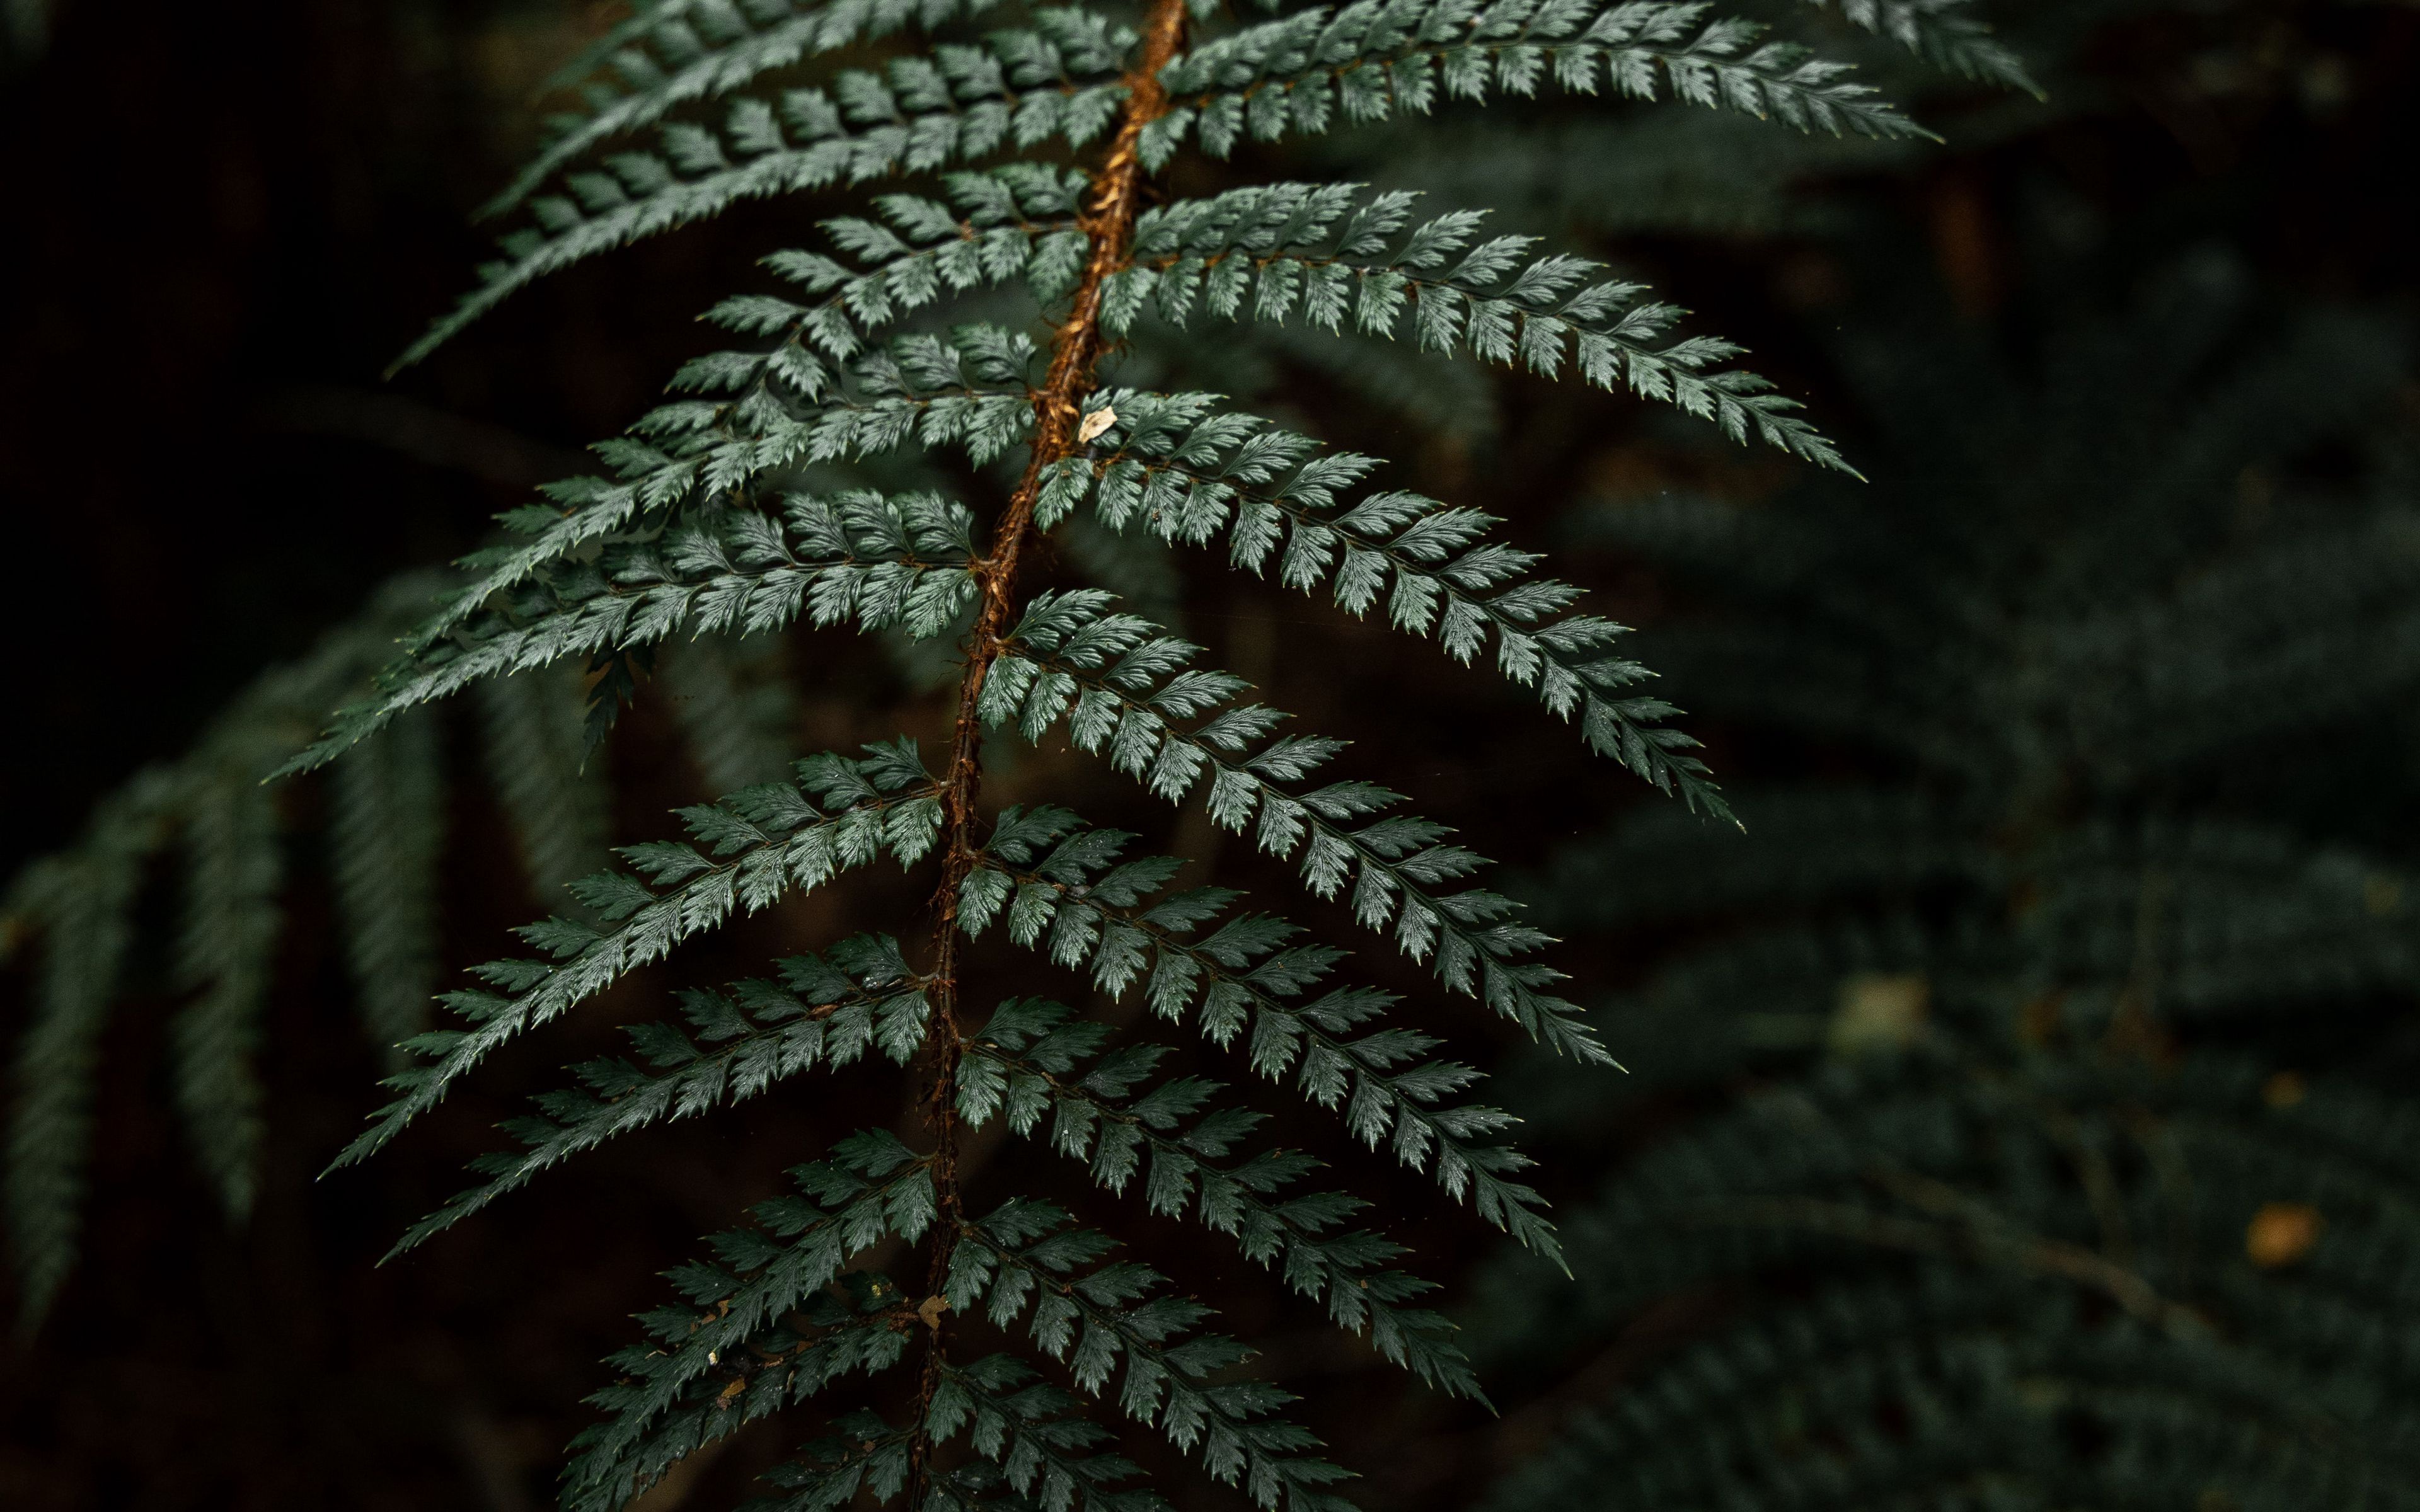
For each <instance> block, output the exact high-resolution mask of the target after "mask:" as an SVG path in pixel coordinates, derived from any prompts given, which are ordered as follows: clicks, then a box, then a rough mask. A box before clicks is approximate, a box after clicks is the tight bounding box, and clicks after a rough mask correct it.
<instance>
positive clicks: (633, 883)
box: [335, 741, 940, 1165]
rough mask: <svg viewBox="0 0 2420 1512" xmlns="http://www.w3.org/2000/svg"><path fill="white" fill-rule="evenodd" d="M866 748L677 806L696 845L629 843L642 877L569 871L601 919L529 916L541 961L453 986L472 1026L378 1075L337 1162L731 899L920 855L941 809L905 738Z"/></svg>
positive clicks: (528, 934)
mask: <svg viewBox="0 0 2420 1512" xmlns="http://www.w3.org/2000/svg"><path fill="white" fill-rule="evenodd" d="M867 752H868V754H867V755H865V756H863V757H846V756H839V755H832V754H826V755H823V756H816V757H810V758H809V759H807V760H805V761H802V762H800V763H799V772H798V779H797V781H796V782H795V783H787V782H782V783H771V784H768V785H767V786H764V787H760V788H752V789H748V790H745V791H743V792H740V793H737V794H734V795H731V796H730V797H727V798H725V799H723V800H722V801H721V803H719V804H716V805H714V806H712V807H701V808H694V809H689V810H683V811H682V814H681V817H682V819H683V820H684V822H686V823H687V825H688V826H689V830H690V836H691V837H692V838H693V839H695V840H696V841H698V842H699V843H700V844H702V845H704V846H706V851H705V852H701V851H699V850H698V849H696V848H695V847H693V846H690V845H684V844H676V843H673V842H670V841H651V842H649V843H647V844H644V845H634V846H628V847H625V848H624V850H623V852H622V855H623V856H624V858H625V859H627V860H628V861H629V862H630V864H631V865H632V867H633V868H634V869H635V870H636V871H637V872H640V873H642V874H643V875H644V880H642V877H641V876H639V875H632V874H631V873H630V872H599V873H597V874H596V875H594V876H590V877H585V878H582V880H581V881H579V882H578V883H575V884H573V886H572V892H573V894H574V895H575V896H576V897H578V898H579V899H580V901H581V902H582V903H584V904H586V905H587V907H588V908H589V909H590V911H591V912H593V913H594V914H595V915H596V917H597V918H598V919H600V920H601V921H602V923H603V927H602V928H591V927H589V926H587V925H584V924H577V923H573V922H571V921H569V920H566V919H550V920H549V921H547V922H546V923H544V924H534V925H530V926H528V927H527V928H525V929H524V930H523V931H522V932H521V933H522V935H523V937H524V938H526V939H528V940H529V941H530V942H531V943H532V944H535V945H537V946H539V947H540V948H541V949H545V950H546V951H547V952H548V954H549V956H550V957H551V960H521V961H496V962H490V963H489V964H487V965H485V966H483V967H481V968H479V972H478V975H479V976H480V977H481V978H482V979H483V980H486V981H487V982H488V983H489V985H491V986H494V987H501V988H503V989H504V993H505V994H507V995H497V994H494V993H489V992H476V991H466V992H458V993H455V994H452V995H449V996H448V997H447V998H446V999H445V1001H446V1003H447V1006H449V1007H450V1008H452V1009H453V1010H454V1011H455V1012H456V1013H457V1014H458V1015H459V1016H461V1017H462V1018H464V1019H465V1020H466V1021H468V1022H469V1024H470V1025H471V1026H472V1027H470V1028H468V1029H464V1030H456V1029H445V1030H437V1031H432V1032H430V1033H428V1034H425V1035H422V1036H421V1037H420V1038H419V1039H418V1041H415V1042H414V1044H413V1048H414V1049H416V1050H418V1051H420V1052H421V1053H422V1054H423V1055H424V1056H425V1057H427V1060H426V1062H425V1063H424V1064H422V1065H419V1066H415V1067H413V1068H411V1070H409V1071H405V1072H398V1073H397V1074H396V1075H394V1076H391V1077H389V1078H388V1079H387V1083H386V1085H388V1086H389V1087H392V1088H396V1090H397V1091H398V1092H399V1093H401V1094H402V1095H401V1096H399V1097H398V1098H396V1101H395V1102H393V1103H389V1104H387V1105H386V1106H385V1107H383V1108H381V1109H380V1110H379V1112H378V1113H377V1114H376V1115H374V1118H375V1119H376V1121H375V1122H374V1123H373V1124H372V1126H371V1128H370V1129H369V1130H368V1132H366V1133H365V1134H362V1135H361V1136H360V1137H359V1138H357V1139H355V1140H354V1141H353V1142H352V1143H351V1144H350V1145H348V1146H347V1147H346V1148H345V1149H344V1151H343V1152H342V1153H341V1154H339V1155H338V1156H337V1157H336V1162H335V1164H336V1165H351V1164H353V1163H354V1162H356V1161H359V1160H361V1159H363V1158H365V1157H366V1156H367V1155H369V1154H370V1153H372V1152H373V1151H375V1150H376V1149H379V1148H380V1146H382V1145H384V1144H385V1143H386V1142H387V1141H388V1140H390V1139H392V1138H394V1137H395V1135H396V1134H398V1133H400V1132H401V1131H402V1128H403V1126H404V1125H405V1124H406V1123H408V1122H410V1121H411V1119H415V1118H417V1117H419V1116H420V1115H421V1114H422V1113H424V1112H426V1111H427V1109H429V1108H431V1107H433V1106H435V1105H436V1104H437V1103H438V1102H439V1101H440V1100H441V1099H442V1098H443V1097H444V1095H445V1091H446V1088H448V1087H449V1086H450V1085H451V1084H452V1083H453V1082H454V1080H455V1079H456V1078H458V1077H459V1076H460V1075H461V1074H462V1073H463V1072H467V1071H469V1070H470V1069H471V1068H472V1067H473V1066H474V1065H476V1064H478V1062H479V1061H480V1060H482V1059H484V1058H485V1057H487V1055H488V1054H489V1052H490V1051H492V1050H494V1049H495V1048H496V1047H497V1046H499V1045H501V1044H503V1043H504V1042H505V1041H508V1040H511V1039H513V1038H515V1037H517V1036H519V1035H520V1034H522V1033H525V1032H526V1031H528V1030H530V1029H533V1028H535V1027H537V1026H540V1025H542V1024H545V1023H548V1022H549V1021H551V1020H552V1019H554V1018H555V1017H557V1016H559V1015H560V1014H562V1013H564V1012H566V1011H568V1010H570V1009H572V1008H574V1007H576V1006H578V1005H579V1004H580V1003H582V1002H584V1001H586V1000H587V999H588V998H590V997H593V996H595V995H597V994H598V993H600V992H603V991H604V990H605V989H606V988H607V987H609V986H611V985H612V984H613V982H614V981H616V980H619V979H620V978H621V977H622V976H623V975H624V974H626V973H628V972H629V971H631V970H634V969H636V968H637V967H639V966H642V965H644V964H647V963H649V962H651V961H656V960H659V959H661V958H662V957H663V956H664V955H665V954H666V953H667V952H669V951H670V950H671V949H672V948H673V947H674V946H675V945H676V944H678V943H679V942H680V941H681V940H683V939H686V938H688V937H690V935H693V934H697V933H702V932H704V931H706V930H710V929H712V928H714V927H716V926H717V925H719V924H721V922H722V921H723V920H724V919H725V918H729V917H730V916H731V914H732V913H733V912H734V911H735V910H745V911H747V912H750V913H753V912H755V911H757V910H759V909H761V908H764V907H766V906H768V904H770V903H773V902H774V901H775V900H777V899H779V898H781V897H783V895H785V894H787V893H789V892H790V891H792V890H794V889H795V890H798V891H801V892H804V891H809V890H812V889H813V888H815V887H821V886H822V885H823V884H825V883H826V882H828V881H830V879H831V878H832V877H834V876H836V875H838V874H839V873H840V872H844V871H846V870H848V869H850V868H853V867H858V866H863V865H866V864H868V863H870V862H872V861H874V860H876V859H877V858H878V857H879V856H882V855H883V854H885V853H886V852H887V853H889V854H890V855H892V856H894V857H895V858H896V859H897V860H898V861H899V862H900V864H901V865H903V866H904V865H907V864H908V863H910V862H912V861H914V860H915V859H917V858H918V857H920V856H923V855H924V854H925V852H926V851H928V850H929V849H931V847H932V844H933V840H934V832H935V829H936V828H937V826H938V825H939V822H940V809H939V801H938V799H937V798H936V796H935V794H936V791H937V786H936V784H935V783H934V781H933V779H932V778H931V777H930V776H929V775H928V774H926V773H925V772H924V771H923V766H922V764H920V763H919V761H918V759H917V756H916V751H915V747H914V744H913V742H906V741H903V742H901V743H900V744H899V745H897V746H895V747H890V746H873V747H868V748H867ZM810 795H812V796H810ZM817 800H820V802H821V803H822V804H823V807H822V808H817V807H816V801H817ZM659 889H660V890H659Z"/></svg>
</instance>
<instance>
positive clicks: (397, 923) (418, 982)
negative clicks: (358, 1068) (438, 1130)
mask: <svg viewBox="0 0 2420 1512" xmlns="http://www.w3.org/2000/svg"><path fill="white" fill-rule="evenodd" d="M437 737H438V730H437V722H436V720H434V719H433V718H428V717H418V718H404V719H398V720H396V722H395V723H394V724H393V725H391V726H389V727H388V729H387V730H386V731H385V732H384V733H382V734H381V735H380V736H379V737H378V738H377V739H376V740H373V741H371V742H370V743H369V744H368V746H367V747H366V748H365V749H363V750H361V751H359V752H357V753H356V754H355V756H354V759H353V760H352V761H350V762H349V763H347V764H344V765H343V766H340V767H338V768H337V769H336V770H335V772H334V775H333V782H334V790H335V792H334V815H333V817H332V820H331V823H330V826H329V841H330V851H331V857H330V868H329V869H330V871H331V872H333V874H334V882H335V896H336V906H337V909H338V911H339V913H340V914H341V916H342V918H343V920H344V930H345V941H346V953H345V962H346V964H347V965H348V966H349V968H350V970H351V972H352V977H353V990H354V992H355V993H357V994H359V995H360V998H361V1005H360V1011H361V1018H362V1026H363V1028H365V1030H366V1031H368V1033H369V1036H370V1039H371V1042H373V1043H375V1044H377V1045H379V1046H380V1048H381V1049H383V1050H386V1051H387V1052H388V1053H389V1054H390V1056H391V1057H400V1056H401V1054H402V1052H401V1049H400V1047H401V1045H402V1043H403V1041H405V1040H407V1039H410V1038H411V1036H412V1035H415V1034H417V1033H419V1032H420V1031H421V1029H422V1028H423V1027H425V1026H426V1024H427V1017H428V1003H429V999H431V998H433V997H435V996H436V995H437V864H438V859H439V851H440V848H441V847H442V843H443V840H444V833H445V783H444V774H443V770H442V764H441V763H440V761H439V751H438V739H437ZM533 848H540V849H547V850H551V849H553V845H552V842H551V841H541V842H540V843H539V845H537V846H535V847H533ZM389 1069H390V1070H392V1069H395V1068H394V1067H390V1068H389Z"/></svg>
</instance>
